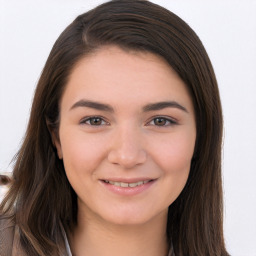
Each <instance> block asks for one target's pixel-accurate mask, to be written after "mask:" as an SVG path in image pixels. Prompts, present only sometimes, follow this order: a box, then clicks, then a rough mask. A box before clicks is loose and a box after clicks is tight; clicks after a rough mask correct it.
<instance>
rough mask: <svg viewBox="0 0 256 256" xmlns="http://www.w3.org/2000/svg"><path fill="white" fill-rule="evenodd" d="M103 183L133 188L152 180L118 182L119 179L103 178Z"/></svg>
mask: <svg viewBox="0 0 256 256" xmlns="http://www.w3.org/2000/svg"><path fill="white" fill-rule="evenodd" d="M103 181H104V182H105V183H109V184H111V185H114V186H117V187H122V188H128V187H130V188H134V187H138V186H141V185H143V184H146V183H148V182H151V181H153V180H143V181H138V182H133V183H127V182H121V181H120V182H119V181H111V180H103Z"/></svg>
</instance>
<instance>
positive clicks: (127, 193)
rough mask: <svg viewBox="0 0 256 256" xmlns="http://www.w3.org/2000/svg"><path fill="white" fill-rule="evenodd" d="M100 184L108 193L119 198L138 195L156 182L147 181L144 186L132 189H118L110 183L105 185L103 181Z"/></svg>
mask: <svg viewBox="0 0 256 256" xmlns="http://www.w3.org/2000/svg"><path fill="white" fill-rule="evenodd" d="M100 182H101V184H102V185H103V186H104V187H105V188H106V189H108V190H109V191H111V192H113V193H115V194H118V195H121V196H135V195H138V194H140V193H142V192H144V191H146V190H148V189H149V188H150V187H151V186H152V185H153V184H154V183H155V182H156V180H152V181H149V182H147V183H145V184H142V185H139V186H137V187H133V188H131V187H125V188H124V187H119V186H115V185H112V184H110V183H106V182H104V181H100Z"/></svg>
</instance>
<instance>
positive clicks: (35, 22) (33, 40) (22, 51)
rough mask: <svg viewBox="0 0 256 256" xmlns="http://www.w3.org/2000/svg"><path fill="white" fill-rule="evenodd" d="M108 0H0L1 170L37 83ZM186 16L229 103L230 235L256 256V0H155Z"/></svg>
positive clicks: (244, 254)
mask: <svg viewBox="0 0 256 256" xmlns="http://www.w3.org/2000/svg"><path fill="white" fill-rule="evenodd" d="M102 2H103V1H100V0H94V1H93V0H91V1H89V0H74V1H71V0H37V1H35V0H23V1H20V0H0V124H1V125H0V171H1V172H4V171H11V165H9V162H10V161H11V159H12V157H13V155H14V154H15V153H16V151H17V149H18V147H19V145H20V142H21V140H22V136H23V134H24V132H25V128H26V124H27V121H28V116H29V111H30V105H31V101H32V97H33V91H34V89H35V85H36V83H37V80H38V78H39V75H40V73H41V70H42V68H43V65H44V63H45V61H46V58H47V56H48V54H49V52H50V49H51V47H52V45H53V43H54V41H55V40H56V39H57V37H58V35H59V34H60V33H61V31H62V30H63V29H64V28H65V27H66V26H67V25H68V24H69V23H70V22H71V21H72V20H73V19H74V18H75V17H76V16H77V15H79V14H81V13H83V12H85V11H86V10H88V9H90V8H91V7H94V6H96V5H97V4H99V3H102ZM153 2H155V3H157V4H160V5H163V6H165V7H167V8H168V9H170V10H171V11H173V12H174V13H176V14H177V15H179V16H180V17H181V18H182V19H184V20H185V21H186V22H187V23H188V24H189V25H190V26H191V27H192V28H193V29H194V30H195V31H196V33H197V34H198V35H199V37H200V38H201V40H202V41H203V43H204V45H205V47H206V49H207V51H208V53H209V55H210V58H211V60H212V63H213V66H214V68H215V72H216V75H217V79H218V82H219V87H220V93H221V98H222V102H223V110H224V121H225V138H224V150H223V178H224V197H225V216H224V217H225V221H224V228H225V237H226V244H227V248H228V250H229V252H230V253H231V255H232V256H256V185H255V180H256V167H255V166H256V149H255V147H256V99H255V98H256V70H255V69H256V63H255V62H256V1H255V0H254V1H253V0H251V1H249V0H244V1H239V0H217V1H216V0H215V1H210V0H201V1H199V0H197V1H196V0H180V1H178V0H170V1H167V0H165V1H164V0H162V1H161V0H154V1H153Z"/></svg>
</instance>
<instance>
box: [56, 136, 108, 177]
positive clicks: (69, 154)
mask: <svg viewBox="0 0 256 256" xmlns="http://www.w3.org/2000/svg"><path fill="white" fill-rule="evenodd" d="M72 135H73V136H70V135H68V134H66V133H65V134H63V136H62V138H63V139H62V140H61V142H62V144H61V147H62V154H63V162H64V166H65V170H66V173H67V175H78V176H80V177H81V176H83V175H86V174H88V173H93V171H94V170H95V168H96V167H97V165H98V164H99V163H100V162H101V160H102V159H103V158H104V155H105V152H104V151H105V150H104V149H105V146H104V145H102V139H101V138H98V137H97V136H86V135H85V134H84V133H82V132H81V133H77V134H75V135H74V133H73V134H72ZM103 141H104V140H103Z"/></svg>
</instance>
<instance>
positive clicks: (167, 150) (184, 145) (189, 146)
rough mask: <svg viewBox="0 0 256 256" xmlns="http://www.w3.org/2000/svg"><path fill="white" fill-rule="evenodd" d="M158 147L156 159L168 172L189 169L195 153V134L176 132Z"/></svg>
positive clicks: (176, 172)
mask: <svg viewBox="0 0 256 256" xmlns="http://www.w3.org/2000/svg"><path fill="white" fill-rule="evenodd" d="M159 145H161V147H159V148H158V151H157V150H155V151H156V152H158V153H157V159H156V161H157V162H158V164H159V165H160V166H161V167H162V169H163V170H164V171H165V172H166V173H167V174H168V173H173V174H177V175H179V173H182V172H184V171H185V172H186V171H189V168H190V163H191V159H192V156H193V153H194V146H195V136H194V135H193V136H191V135H187V134H184V133H181V134H175V136H170V138H168V139H166V140H163V141H162V143H160V144H159Z"/></svg>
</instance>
